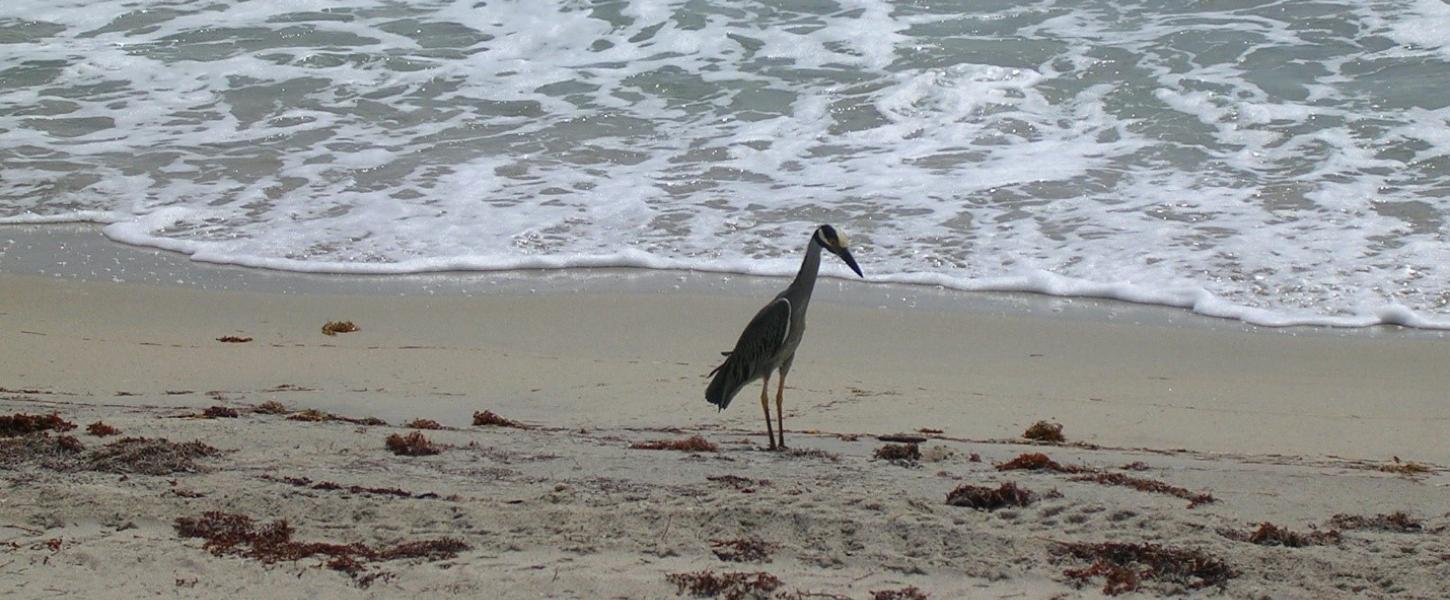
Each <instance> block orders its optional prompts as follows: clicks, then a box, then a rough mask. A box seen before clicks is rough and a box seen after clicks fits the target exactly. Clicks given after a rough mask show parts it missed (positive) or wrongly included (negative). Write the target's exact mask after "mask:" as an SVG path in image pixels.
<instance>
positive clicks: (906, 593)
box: [871, 585, 929, 600]
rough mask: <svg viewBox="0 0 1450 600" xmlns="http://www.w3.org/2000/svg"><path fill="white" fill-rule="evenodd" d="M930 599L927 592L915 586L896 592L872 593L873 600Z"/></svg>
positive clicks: (880, 591)
mask: <svg viewBox="0 0 1450 600" xmlns="http://www.w3.org/2000/svg"><path fill="white" fill-rule="evenodd" d="M927 598H929V596H928V595H927V593H926V592H923V591H921V589H919V588H917V587H916V586H914V585H909V586H906V587H904V588H900V589H895V590H874V591H872V592H871V600H926V599H927Z"/></svg>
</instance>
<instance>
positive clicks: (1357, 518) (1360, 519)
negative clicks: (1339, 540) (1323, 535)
mask: <svg viewBox="0 0 1450 600" xmlns="http://www.w3.org/2000/svg"><path fill="white" fill-rule="evenodd" d="M1329 524H1330V525H1331V526H1333V527H1338V528H1339V529H1378V530H1381V531H1397V532H1400V533H1418V532H1420V531H1423V530H1424V529H1425V526H1424V524H1423V523H1421V522H1420V521H1418V520H1416V519H1415V518H1414V517H1411V516H1410V515H1408V514H1405V513H1404V512H1403V511H1395V512H1392V513H1389V514H1379V515H1375V516H1373V517H1366V516H1363V515H1345V514H1339V515H1334V516H1333V517H1330V518H1329Z"/></svg>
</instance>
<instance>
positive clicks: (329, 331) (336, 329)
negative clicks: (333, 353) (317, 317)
mask: <svg viewBox="0 0 1450 600" xmlns="http://www.w3.org/2000/svg"><path fill="white" fill-rule="evenodd" d="M358 329H359V328H358V326H357V325H354V324H353V322H352V321H328V322H327V324H326V325H323V326H322V335H337V334H339V333H352V332H354V331H358Z"/></svg>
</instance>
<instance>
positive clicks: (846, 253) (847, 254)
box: [836, 248, 866, 279]
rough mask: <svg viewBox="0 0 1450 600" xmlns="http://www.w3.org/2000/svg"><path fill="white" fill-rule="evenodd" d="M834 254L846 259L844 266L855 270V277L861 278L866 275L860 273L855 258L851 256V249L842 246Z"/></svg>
mask: <svg viewBox="0 0 1450 600" xmlns="http://www.w3.org/2000/svg"><path fill="white" fill-rule="evenodd" d="M836 256H839V257H841V260H844V261H846V266H848V267H851V270H852V271H855V272H856V276H857V277H860V278H862V279H865V278H866V275H864V274H862V273H861V267H858V266H856V259H854V258H851V250H850V249H849V248H842V249H841V251H840V252H837V253H836Z"/></svg>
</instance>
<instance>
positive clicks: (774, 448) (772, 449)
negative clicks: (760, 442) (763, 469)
mask: <svg viewBox="0 0 1450 600" xmlns="http://www.w3.org/2000/svg"><path fill="white" fill-rule="evenodd" d="M765 449H766V451H768V452H775V451H777V450H780V446H776V445H775V442H771V443H770V445H769V446H766V447H765Z"/></svg>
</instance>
